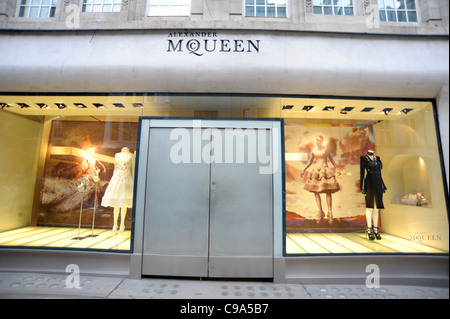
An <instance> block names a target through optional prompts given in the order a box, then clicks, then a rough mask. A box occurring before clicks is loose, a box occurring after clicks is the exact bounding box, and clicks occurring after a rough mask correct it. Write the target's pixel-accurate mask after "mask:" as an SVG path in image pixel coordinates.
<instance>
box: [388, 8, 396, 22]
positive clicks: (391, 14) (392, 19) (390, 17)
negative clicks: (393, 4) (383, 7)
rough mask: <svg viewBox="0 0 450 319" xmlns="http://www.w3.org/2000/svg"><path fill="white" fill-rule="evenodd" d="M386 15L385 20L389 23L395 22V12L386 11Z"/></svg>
mask: <svg viewBox="0 0 450 319" xmlns="http://www.w3.org/2000/svg"><path fill="white" fill-rule="evenodd" d="M386 13H387V19H388V21H389V22H395V21H397V16H396V14H395V11H392V10H388V11H386Z"/></svg>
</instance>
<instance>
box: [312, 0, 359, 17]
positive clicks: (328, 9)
mask: <svg viewBox="0 0 450 319" xmlns="http://www.w3.org/2000/svg"><path fill="white" fill-rule="evenodd" d="M313 11H314V13H316V14H326V15H346V16H352V15H353V14H354V13H353V0H313Z"/></svg>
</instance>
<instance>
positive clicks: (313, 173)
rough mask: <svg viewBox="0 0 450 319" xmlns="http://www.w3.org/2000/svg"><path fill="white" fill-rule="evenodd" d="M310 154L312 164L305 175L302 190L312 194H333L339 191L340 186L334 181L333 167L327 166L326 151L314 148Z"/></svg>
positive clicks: (334, 172) (334, 171)
mask: <svg viewBox="0 0 450 319" xmlns="http://www.w3.org/2000/svg"><path fill="white" fill-rule="evenodd" d="M312 153H313V155H314V163H313V164H312V165H311V167H310V169H309V172H308V174H307V175H306V180H305V187H304V189H306V190H307V191H309V192H314V193H335V192H337V191H339V190H340V186H339V183H338V182H337V180H336V170H335V169H334V167H330V166H328V152H327V150H326V149H325V148H323V149H318V148H315V149H314V150H313V151H312Z"/></svg>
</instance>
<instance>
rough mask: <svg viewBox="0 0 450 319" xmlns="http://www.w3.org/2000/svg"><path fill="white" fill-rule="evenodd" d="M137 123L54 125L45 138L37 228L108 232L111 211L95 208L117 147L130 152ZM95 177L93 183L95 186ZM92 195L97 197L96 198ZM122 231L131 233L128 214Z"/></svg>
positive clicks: (107, 208) (133, 145)
mask: <svg viewBox="0 0 450 319" xmlns="http://www.w3.org/2000/svg"><path fill="white" fill-rule="evenodd" d="M137 126H138V123H131V122H87V121H86V122H81V121H54V122H53V123H52V129H51V133H50V137H49V142H48V148H47V156H46V161H45V169H44V176H43V182H42V187H41V195H40V203H39V211H38V218H37V225H39V226H58V227H61V226H65V227H78V225H79V216H80V208H81V202H82V201H83V206H82V214H81V216H82V220H81V227H87V228H89V227H91V225H92V222H93V217H94V216H93V214H94V205H95V220H94V225H95V228H112V225H113V208H112V207H103V206H101V202H102V197H103V195H104V193H105V190H106V188H107V186H108V184H109V181H110V180H111V177H112V175H113V172H114V156H115V154H116V153H118V152H120V151H121V149H122V147H128V148H129V149H130V150H132V151H134V150H136V143H137ZM95 176H97V178H98V180H97V182H95ZM96 193H97V194H96ZM125 226H126V229H130V227H131V209H128V212H127V215H126V220H125Z"/></svg>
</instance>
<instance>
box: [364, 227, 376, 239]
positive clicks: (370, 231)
mask: <svg viewBox="0 0 450 319" xmlns="http://www.w3.org/2000/svg"><path fill="white" fill-rule="evenodd" d="M366 234H367V236H368V237H369V239H370V240H375V236H374V234H373V228H372V227H367V229H366Z"/></svg>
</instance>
